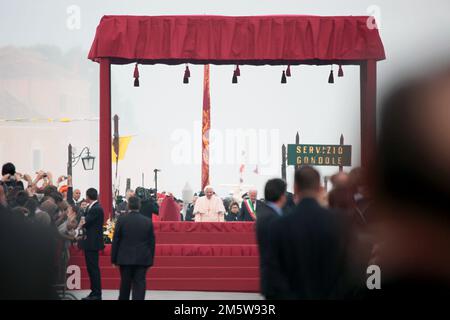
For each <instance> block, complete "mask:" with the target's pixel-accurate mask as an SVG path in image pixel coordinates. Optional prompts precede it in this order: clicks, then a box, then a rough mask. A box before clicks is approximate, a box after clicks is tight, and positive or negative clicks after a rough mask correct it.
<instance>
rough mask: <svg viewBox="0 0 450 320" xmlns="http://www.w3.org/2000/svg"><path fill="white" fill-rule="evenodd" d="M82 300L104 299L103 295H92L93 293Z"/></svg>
mask: <svg viewBox="0 0 450 320" xmlns="http://www.w3.org/2000/svg"><path fill="white" fill-rule="evenodd" d="M81 300H102V296H91V295H89V296H87V297H84V298H81Z"/></svg>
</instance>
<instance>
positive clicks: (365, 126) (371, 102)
mask: <svg viewBox="0 0 450 320" xmlns="http://www.w3.org/2000/svg"><path fill="white" fill-rule="evenodd" d="M360 80H361V166H362V167H363V168H369V166H370V163H371V160H372V159H373V156H374V151H375V148H376V134H377V128H376V115H377V110H376V105H377V103H376V101H377V63H376V61H375V60H368V61H365V62H363V63H361V66H360Z"/></svg>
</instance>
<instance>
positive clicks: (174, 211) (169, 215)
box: [159, 193, 180, 221]
mask: <svg viewBox="0 0 450 320" xmlns="http://www.w3.org/2000/svg"><path fill="white" fill-rule="evenodd" d="M159 221H180V206H179V205H178V203H177V202H176V201H175V199H174V197H173V195H172V194H171V193H169V194H168V195H167V196H166V197H165V198H164V200H163V201H162V202H161V206H160V208H159Z"/></svg>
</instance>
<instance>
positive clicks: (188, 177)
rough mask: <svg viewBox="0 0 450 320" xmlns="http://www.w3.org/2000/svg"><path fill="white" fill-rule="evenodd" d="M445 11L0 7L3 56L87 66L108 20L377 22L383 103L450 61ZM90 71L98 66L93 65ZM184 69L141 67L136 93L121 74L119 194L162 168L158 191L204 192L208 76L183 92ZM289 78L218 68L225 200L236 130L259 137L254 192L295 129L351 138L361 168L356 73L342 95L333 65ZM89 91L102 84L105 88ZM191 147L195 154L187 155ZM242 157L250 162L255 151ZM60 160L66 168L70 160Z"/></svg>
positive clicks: (410, 7) (126, 71) (232, 177)
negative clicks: (40, 51) (54, 52)
mask: <svg viewBox="0 0 450 320" xmlns="http://www.w3.org/2000/svg"><path fill="white" fill-rule="evenodd" d="M71 5H76V6H78V8H79V9H80V17H81V25H80V29H75V30H71V29H69V28H68V27H67V26H66V22H67V18H68V16H69V14H68V13H67V9H68V8H69V7H70V6H71ZM449 9H450V2H449V1H448V0H441V1H440V0H430V1H411V0H410V1H407V0H401V1H398V0H397V1H392V0H383V1H381V0H380V1H372V0H371V1H365V0H353V1H349V0H348V1H344V0H341V1H331V0H329V1H324V0H315V1H300V0H296V1H287V0H277V1H261V0H253V1H194V0H191V1H185V0H179V1H161V0H160V1H148V0H147V1H120V2H119V1H93V0H90V1H87V0H86V1H76V0H72V1H65V0H59V1H49V0H45V1H43V0H40V1H32V0H30V1H20V0H19V1H6V0H0V47H3V46H18V47H27V46H33V45H39V44H44V45H54V46H57V47H59V48H60V49H61V50H63V51H68V50H69V49H71V48H74V47H81V48H82V50H83V51H84V52H86V56H87V51H88V50H89V48H90V45H91V43H92V40H93V37H94V34H95V28H96V26H97V25H98V22H99V21H100V18H101V17H102V16H103V15H111V14H117V15H119V14H124V15H125V14H127V15H164V14H218V15H262V14H312V15H369V14H370V15H375V16H376V17H377V18H378V20H379V24H380V27H381V30H380V33H381V37H382V40H383V42H384V45H385V50H386V55H387V60H385V61H382V62H380V63H379V64H378V66H379V68H378V86H379V93H380V95H381V94H382V92H383V91H384V89H385V88H386V87H387V86H388V85H389V83H391V82H392V81H394V80H396V79H397V78H398V77H399V76H402V75H403V74H404V73H407V72H420V70H421V69H422V68H424V67H426V66H428V64H427V63H425V61H427V60H428V61H432V62H439V63H443V62H447V61H445V60H444V59H445V57H446V56H447V57H448V54H449V52H450V41H449V39H450V19H448V12H449ZM86 63H93V62H90V61H88V60H87V59H86ZM96 68H98V67H96ZM183 70H184V66H183V65H180V66H170V67H169V66H159V65H158V66H143V67H141V68H140V73H141V87H140V88H134V87H133V86H132V80H133V79H132V73H133V66H132V65H127V66H114V67H113V72H112V81H113V83H112V86H113V95H112V109H113V114H114V113H117V114H118V115H119V116H120V118H121V128H120V129H121V133H122V134H123V135H126V134H131V135H134V136H135V137H134V139H133V140H132V142H131V144H130V146H129V150H128V154H127V157H126V160H124V161H123V162H122V163H121V164H120V165H121V166H120V176H121V177H122V178H121V179H122V186H123V185H124V180H125V178H126V177H130V178H132V181H133V186H136V184H137V183H140V180H141V173H142V172H145V174H146V177H147V178H146V185H147V186H150V185H152V183H153V182H152V180H151V178H150V174H151V172H152V170H153V169H154V168H159V169H161V170H162V171H161V175H160V183H159V185H160V189H164V190H170V191H173V192H174V193H175V194H176V195H181V189H182V187H183V186H184V185H185V183H186V182H189V183H190V185H191V186H192V187H193V188H194V189H195V190H197V189H198V188H199V186H200V164H199V162H198V161H197V160H196V158H198V156H199V149H200V130H201V129H200V122H201V106H202V72H203V67H202V66H190V70H191V79H190V84H189V85H183V84H182V75H183ZM282 70H283V67H281V66H280V67H269V66H261V67H248V66H243V67H241V75H242V76H241V77H240V78H239V84H238V85H232V84H231V76H232V71H233V66H220V67H219V66H212V67H211V108H212V120H211V122H212V128H213V129H217V132H216V142H217V143H218V144H217V145H216V149H214V146H213V147H212V148H213V150H212V152H213V153H214V154H215V155H216V157H217V158H216V159H217V161H216V163H214V162H213V163H212V164H211V183H212V184H213V185H215V186H216V187H217V189H218V191H219V193H221V194H226V193H227V191H228V190H229V189H230V188H229V187H228V186H223V185H227V184H235V183H237V182H238V181H239V175H238V174H239V165H240V162H241V160H240V159H237V158H238V157H239V156H240V152H239V151H236V150H234V151H236V153H237V154H236V157H234V158H236V159H235V160H234V161H228V162H227V161H226V156H227V155H228V154H229V153H230V152H234V151H233V150H231V149H230V148H229V147H220V146H222V145H226V144H227V143H228V142H229V139H227V138H226V134H227V132H228V133H231V134H233V133H236V132H239V131H238V130H240V129H251V130H253V131H252V132H254V133H256V134H257V137H258V138H257V143H258V148H257V154H258V155H259V156H258V158H257V159H255V161H252V160H251V159H248V158H247V159H246V160H245V161H246V162H247V167H246V173H245V175H244V179H245V183H246V184H252V185H256V186H257V187H258V188H259V190H262V188H263V184H264V181H265V180H267V178H269V177H271V176H276V175H279V172H280V170H279V166H280V162H281V161H280V146H281V144H282V143H292V142H293V139H294V136H295V133H296V132H297V131H299V132H300V135H301V141H302V142H304V143H311V144H315V143H317V144H319V143H324V144H333V143H338V142H339V136H340V134H341V133H342V134H344V136H345V142H346V144H351V145H352V146H353V158H352V161H353V163H354V165H358V164H359V158H360V139H359V137H360V126H359V121H360V119H359V116H360V114H359V70H358V68H356V67H346V68H345V69H344V71H345V77H344V78H342V79H341V78H339V79H338V81H336V83H335V84H334V85H329V84H328V83H327V78H328V74H329V70H330V69H329V67H306V66H301V67H295V68H293V69H292V73H293V76H292V78H290V79H289V83H288V84H287V85H281V84H280V76H281V71H282ZM93 85H95V86H98V84H97V83H94V84H93ZM67 116H69V117H70V114H68V115H67ZM87 116H96V114H95V113H93V114H91V115H87ZM50 125H51V124H50ZM76 130H77V127H76V125H74V124H72V125H71V126H70V127H68V131H70V132H72V134H74V133H76ZM35 138H38V137H35ZM61 139H65V137H61ZM97 140H98V137H97V136H93V137H91V141H86V144H93V142H92V141H97ZM188 142H189V144H187V143H188ZM220 142H223V144H220ZM95 143H96V142H94V144H95ZM186 146H192V147H189V148H185V149H184V150H183V147H186ZM11 148H13V146H11ZM11 148H10V149H11ZM191 149H192V150H191ZM245 151H246V154H247V157H249V156H248V155H249V154H250V153H251V152H250V151H249V150H245ZM221 152H223V155H222V154H221ZM59 154H61V162H62V163H63V164H64V162H65V158H64V157H65V154H64V153H59ZM180 159H182V160H183V161H180ZM221 159H222V160H221ZM11 160H12V161H14V159H11ZM242 161H244V160H242ZM224 162H225V163H224ZM256 166H258V167H259V169H260V174H259V175H256V174H254V173H253V172H252V171H253V170H254V169H255V167H256ZM62 167H64V165H62ZM97 169H98V168H97ZM321 171H322V173H324V174H330V173H332V172H333V171H335V168H322V169H321ZM96 172H97V171H96ZM61 173H63V172H61ZM291 173H292V168H290V169H289V170H288V175H289V177H288V182H289V183H291V179H290V176H291ZM94 174H95V173H94ZM93 181H97V179H96V178H95V179H94V180H93ZM94 184H95V183H94ZM82 187H87V186H82Z"/></svg>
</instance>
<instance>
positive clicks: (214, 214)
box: [194, 195, 225, 222]
mask: <svg viewBox="0 0 450 320" xmlns="http://www.w3.org/2000/svg"><path fill="white" fill-rule="evenodd" d="M194 215H195V220H194V221H195V222H224V221H225V218H224V217H225V208H224V206H223V202H222V199H220V198H219V197H217V196H215V195H213V196H212V197H211V199H208V198H207V197H206V196H204V197H200V198H198V199H197V201H195V206H194Z"/></svg>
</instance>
